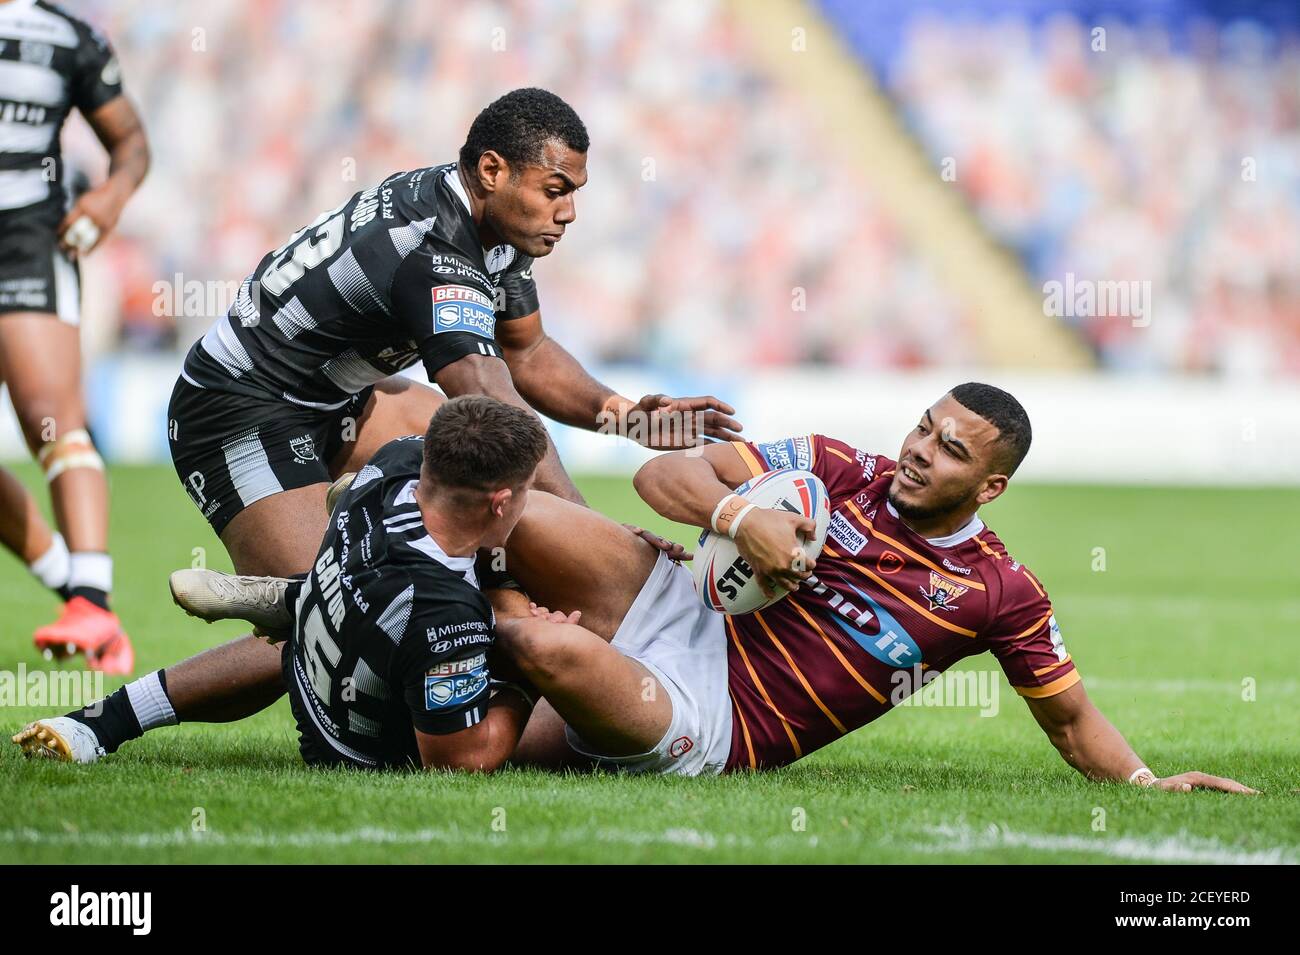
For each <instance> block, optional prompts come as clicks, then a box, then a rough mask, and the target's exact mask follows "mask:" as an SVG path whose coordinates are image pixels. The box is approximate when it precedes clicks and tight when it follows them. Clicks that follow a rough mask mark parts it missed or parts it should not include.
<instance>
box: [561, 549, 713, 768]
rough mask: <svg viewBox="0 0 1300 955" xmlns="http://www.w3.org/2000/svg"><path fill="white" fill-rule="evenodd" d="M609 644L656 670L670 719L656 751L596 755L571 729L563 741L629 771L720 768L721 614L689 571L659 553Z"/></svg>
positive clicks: (583, 752)
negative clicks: (697, 589) (703, 598)
mask: <svg viewBox="0 0 1300 955" xmlns="http://www.w3.org/2000/svg"><path fill="white" fill-rule="evenodd" d="M610 645H611V646H613V647H614V648H615V649H616V650H618V651H619V652H621V653H622V654H623V655H624V656H628V657H631V658H632V659H633V660H636V661H637V662H638V663H640V664H641V665H642V666H644V667H645V668H646V669H647V670H649V671H650V672H651V673H653V674H654V676H655V678H656V679H657V680H658V681H659V683H660V684H661V685H662V686H663V688H664V689H665V690H666V691H667V692H668V697H669V699H670V700H671V701H672V704H673V718H672V722H671V723H670V724H669V726H668V731H667V732H666V733H664V735H663V739H661V740H660V741H659V743H658V745H657V746H655V748H654V749H652V750H650V751H649V752H646V753H642V754H640V755H637V756H605V755H603V754H601V753H598V752H596V751H595V749H594V748H593V747H592V746H591V744H589V743H587V742H585V741H584V740H583V739H582V738H581V737H580V736H579V735H578V734H577V733H576V732H574V730H573V729H572V727H568V728H566V729H565V735H566V737H567V738H568V741H569V745H570V746H571V747H573V749H574V750H575V751H576V752H578V753H581V754H582V755H584V756H590V757H592V758H594V759H596V760H598V761H599V762H600V764H601V765H608V766H610V767H616V768H618V769H621V770H625V771H627V772H633V773H664V774H677V775H682V776H712V775H717V774H718V773H720V772H722V768H723V767H724V766H725V765H726V763H727V756H728V755H729V754H730V753H731V697H730V696H729V695H728V694H727V635H726V631H725V629H724V624H723V617H722V614H719V613H715V612H714V611H712V610H710V609H709V608H708V607H706V606H704V603H703V602H702V601H701V600H700V598H699V597H698V596H697V595H696V593H695V584H694V582H693V581H692V579H691V572H690V571H689V570H687V569H686V568H685V567H683V566H682V565H681V564H677V563H674V562H673V561H671V560H669V559H668V558H667V557H665V556H664V555H663V554H662V553H661V554H660V555H659V560H658V561H657V562H656V563H655V566H654V569H653V570H652V571H651V572H650V576H649V578H647V580H646V582H645V585H644V586H643V587H642V588H641V592H640V593H639V594H637V595H636V599H635V600H634V601H632V606H631V607H629V608H628V611H627V615H626V616H625V617H624V618H623V623H622V624H620V625H619V628H618V631H617V632H616V633H615V634H614V639H613V640H612V641H610Z"/></svg>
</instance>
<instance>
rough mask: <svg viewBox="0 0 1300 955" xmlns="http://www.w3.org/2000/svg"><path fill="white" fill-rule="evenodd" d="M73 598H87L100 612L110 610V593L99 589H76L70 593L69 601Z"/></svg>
mask: <svg viewBox="0 0 1300 955" xmlns="http://www.w3.org/2000/svg"><path fill="white" fill-rule="evenodd" d="M73 597H85V598H86V599H87V600H89V601H90V602H91V603H93V604H94V605H95V606H96V607H98V608H99V609H100V610H107V609H108V591H107V590H100V589H99V588H98V587H74V588H72V589H71V590H69V591H68V599H69V600H71V599H72V598H73Z"/></svg>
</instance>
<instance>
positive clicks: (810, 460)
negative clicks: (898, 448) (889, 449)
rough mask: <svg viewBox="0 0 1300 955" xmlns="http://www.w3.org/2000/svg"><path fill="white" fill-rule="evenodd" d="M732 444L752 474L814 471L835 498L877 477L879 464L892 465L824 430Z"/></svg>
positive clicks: (880, 466) (881, 465)
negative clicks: (784, 469) (831, 436)
mask: <svg viewBox="0 0 1300 955" xmlns="http://www.w3.org/2000/svg"><path fill="white" fill-rule="evenodd" d="M732 446H733V447H734V448H735V449H736V450H737V451H738V452H740V456H741V458H742V459H743V460H744V461H745V464H746V465H748V467H749V470H750V474H751V477H757V476H758V475H760V474H762V473H764V472H765V471H779V470H781V469H783V468H796V469H798V470H801V471H811V472H812V473H813V474H815V475H817V476H818V477H819V478H821V479H822V483H823V484H825V485H826V492H827V493H828V494H829V495H830V496H831V497H832V498H837V497H843V496H845V495H847V494H851V493H853V492H854V491H856V490H858V488H860V487H861V486H862V484H863V483H864V482H865V481H869V480H871V479H872V478H873V477H875V475H876V471H877V468H882V469H883V466H884V465H885V464H890V465H892V462H889V461H887V460H886V459H884V458H882V457H880V456H879V455H874V454H869V453H868V452H866V451H861V450H859V449H857V448H855V447H853V446H852V445H849V444H846V443H845V442H843V441H840V440H837V439H835V438H828V437H827V436H826V435H824V434H804V435H800V436H799V437H796V438H785V439H783V440H781V441H766V442H757V443H756V442H749V441H733V442H732Z"/></svg>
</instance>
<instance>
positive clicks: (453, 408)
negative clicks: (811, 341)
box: [14, 396, 650, 770]
mask: <svg viewBox="0 0 1300 955" xmlns="http://www.w3.org/2000/svg"><path fill="white" fill-rule="evenodd" d="M546 450H547V441H546V433H545V431H544V430H543V429H542V426H541V424H540V422H538V420H537V418H536V417H535V416H533V415H532V414H530V413H528V412H527V411H524V410H522V409H520V408H516V407H513V406H510V405H507V404H504V403H503V402H500V401H497V400H495V399H492V398H488V397H484V396H467V397H462V398H457V399H454V400H452V401H449V402H447V403H446V404H444V405H442V406H441V407H440V408H439V409H438V411H437V413H436V414H435V415H434V416H433V419H432V421H431V422H430V424H429V430H428V432H427V434H426V435H425V437H424V438H420V437H419V436H414V435H413V436H411V437H408V438H400V439H398V440H396V441H393V442H390V443H389V444H387V445H385V446H384V447H383V448H382V449H381V450H380V451H379V453H378V454H376V455H375V456H374V457H373V458H372V459H371V460H370V462H369V463H368V464H367V465H366V466H365V467H364V468H363V469H362V470H361V471H360V472H359V473H358V474H357V476H356V478H355V480H354V481H353V482H352V485H351V487H350V488H349V489H348V490H347V491H346V492H345V493H343V494H342V495H341V497H340V499H339V500H338V503H337V504H336V505H335V508H334V511H333V515H332V519H331V521H330V525H329V529H328V530H327V531H326V534H325V539H324V541H323V542H322V544H321V546H320V550H319V551H318V553H317V557H316V560H315V562H314V564H313V567H312V570H311V572H310V573H309V574H307V576H306V579H305V580H304V581H290V580H286V579H283V578H238V577H227V576H225V575H220V574H215V573H212V572H207V571H197V572H187V573H190V574H192V575H197V578H196V579H194V580H189V581H187V585H188V586H190V587H191V588H192V589H193V590H194V592H196V593H202V592H203V588H204V587H207V588H208V591H207V593H208V596H209V598H210V602H212V603H213V604H216V603H220V604H221V605H222V606H223V607H225V608H226V609H227V610H230V611H231V612H232V614H236V615H241V616H244V617H246V618H248V619H251V620H253V621H254V622H255V623H257V624H258V625H259V626H260V627H261V628H262V629H264V630H266V631H268V632H271V633H273V634H274V633H275V632H276V631H287V633H286V635H287V637H288V639H286V640H285V642H284V644H283V649H282V661H283V674H284V680H285V685H286V686H287V688H288V691H289V701H290V705H291V707H292V709H293V714H294V717H295V719H296V720H297V724H298V731H299V737H300V748H301V751H302V756H303V759H304V760H305V761H306V762H308V763H309V764H323V765H331V764H343V765H351V766H359V767H365V768H395V767H402V766H411V765H416V766H419V765H423V766H425V767H432V768H458V769H469V770H492V769H495V768H497V767H499V766H500V765H502V764H503V763H504V762H505V761H506V759H507V758H508V757H509V756H510V755H511V753H512V752H513V751H514V749H515V745H516V743H517V742H518V740H519V737H520V734H521V733H522V731H523V728H524V724H525V722H526V721H527V719H528V714H529V711H530V709H531V708H532V703H531V700H530V698H529V696H528V694H527V693H526V692H525V691H524V690H522V689H521V688H519V687H518V686H516V685H513V684H508V683H501V682H499V681H495V680H492V679H491V678H490V676H489V655H490V654H491V652H492V643H493V639H494V629H493V628H494V624H495V620H494V617H493V611H492V607H491V605H490V604H489V602H488V599H487V597H485V596H484V594H483V593H482V591H481V590H480V585H481V583H482V582H483V579H484V578H485V577H487V576H488V575H489V574H490V573H491V568H490V566H482V565H477V566H476V564H477V561H476V554H477V553H478V552H479V551H480V550H482V549H489V550H490V549H491V548H499V547H501V546H502V545H504V543H505V541H506V538H507V537H508V536H509V535H510V532H511V529H512V528H513V527H514V526H515V523H516V522H517V521H518V519H519V516H520V514H521V513H522V512H523V510H524V505H525V502H526V501H527V498H528V490H529V487H530V486H531V484H532V482H533V477H534V473H535V471H536V469H537V466H538V464H539V463H540V462H541V460H542V458H543V456H544V455H545V454H546ZM580 509H581V508H580ZM646 546H650V545H649V544H647V545H646ZM193 596H194V593H191V597H193ZM226 689H227V690H228V688H226ZM212 719H213V720H214V721H220V720H221V717H220V715H219V714H217V713H215V712H214V713H213V714H212ZM175 722H176V717H175V708H174V707H173V701H172V699H171V698H170V697H169V696H168V687H167V682H166V671H159V672H158V673H155V674H151V675H150V676H148V677H146V678H145V679H143V680H139V681H137V682H135V683H132V684H128V685H127V686H125V687H123V688H122V689H120V690H118V691H117V692H116V693H114V694H112V695H111V696H109V697H108V698H107V699H106V700H104V701H102V703H101V704H99V705H96V706H92V707H90V708H89V709H87V710H83V711H77V712H74V713H69V714H68V715H67V716H66V717H57V718H54V719H45V720H38V721H37V722H35V723H32V724H31V725H29V726H28V727H26V728H25V729H24V730H23V731H22V732H21V733H19V734H18V735H17V736H15V737H14V741H15V742H16V743H18V744H19V745H21V746H22V747H23V749H24V750H25V751H26V752H27V753H28V754H31V755H43V756H50V757H54V758H61V759H65V760H71V761H75V762H93V761H94V760H96V759H98V757H99V756H100V755H102V754H103V753H105V752H113V751H115V750H116V749H117V748H118V747H119V746H120V745H121V744H122V743H124V742H125V741H127V740H130V739H134V738H136V737H138V736H139V735H140V734H141V732H143V730H145V729H150V728H152V727H154V726H158V725H166V724H170V723H175Z"/></svg>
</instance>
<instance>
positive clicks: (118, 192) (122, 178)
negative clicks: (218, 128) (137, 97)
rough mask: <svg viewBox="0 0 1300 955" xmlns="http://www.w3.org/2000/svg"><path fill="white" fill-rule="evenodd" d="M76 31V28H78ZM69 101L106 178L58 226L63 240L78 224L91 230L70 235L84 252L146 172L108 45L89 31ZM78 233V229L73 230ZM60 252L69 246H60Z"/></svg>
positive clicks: (140, 129) (138, 131) (139, 128)
mask: <svg viewBox="0 0 1300 955" xmlns="http://www.w3.org/2000/svg"><path fill="white" fill-rule="evenodd" d="M79 29H81V28H79ZM69 84H70V93H71V99H72V103H73V105H74V106H76V107H77V109H78V110H80V111H81V114H82V115H83V116H85V117H86V121H87V122H88V123H90V128H91V129H93V130H94V131H95V135H96V136H97V137H98V138H99V141H100V143H102V144H103V146H104V149H105V150H107V151H108V157H109V165H108V179H106V180H105V181H104V182H102V183H101V184H100V185H98V186H96V187H95V188H94V189H91V190H90V191H89V192H87V193H85V194H84V195H82V196H80V197H79V198H78V199H77V201H76V203H74V204H73V206H72V208H71V209H70V210H68V214H67V215H66V216H64V218H63V221H62V222H61V223H60V224H59V229H58V235H59V237H60V239H61V241H62V240H63V237H64V236H65V235H66V234H67V230H68V228H69V227H70V226H72V224H73V223H75V222H77V221H78V220H79V219H82V218H83V217H84V218H88V219H90V220H91V221H92V222H93V223H94V225H95V231H94V232H92V233H91V234H90V235H88V236H87V235H81V236H80V237H78V236H77V234H76V233H74V234H73V235H72V236H69V238H72V239H79V241H77V244H76V251H78V252H81V253H86V252H90V251H91V250H92V249H94V248H95V246H97V245H98V244H99V243H100V242H102V241H103V240H104V237H105V236H106V235H108V233H109V232H111V231H112V230H113V227H114V226H116V225H117V220H118V218H119V217H120V216H121V215H122V209H123V208H124V207H125V206H126V202H127V200H128V199H130V198H131V195H132V194H133V193H134V192H135V190H136V189H137V188H138V187H139V185H140V183H141V182H142V181H143V180H144V177H145V173H147V172H148V171H149V141H148V138H147V137H146V136H145V132H144V126H143V125H142V124H141V122H140V117H139V115H138V114H137V113H136V111H135V107H133V106H132V105H131V102H130V100H128V99H127V98H126V96H125V95H123V93H122V77H121V70H120V68H119V67H118V64H117V59H116V57H114V56H113V51H112V49H111V48H110V47H109V45H108V42H107V41H106V40H105V39H104V38H103V37H102V36H100V35H99V34H97V33H95V32H93V31H90V32H89V33H88V34H87V35H85V36H83V37H81V42H80V43H79V44H78V46H77V50H76V53H75V65H74V67H73V72H72V76H71V77H70V80H69ZM78 228H79V229H80V228H81V227H78ZM63 245H64V248H65V249H70V248H71V246H70V245H69V244H68V243H67V242H66V241H65V242H63Z"/></svg>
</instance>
